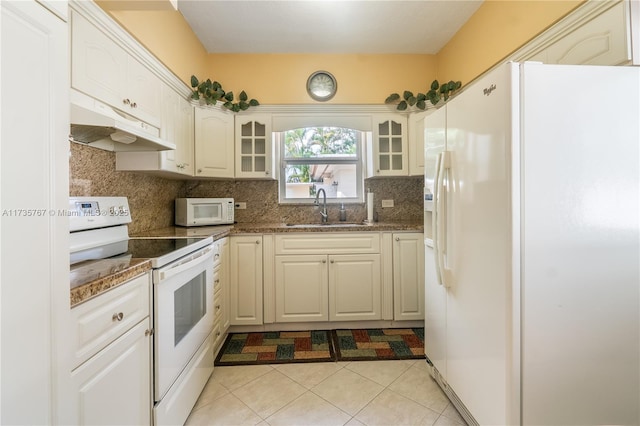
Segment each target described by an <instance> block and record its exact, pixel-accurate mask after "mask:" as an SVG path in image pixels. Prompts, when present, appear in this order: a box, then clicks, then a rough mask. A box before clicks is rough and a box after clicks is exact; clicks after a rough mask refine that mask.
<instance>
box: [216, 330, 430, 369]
mask: <svg viewBox="0 0 640 426" xmlns="http://www.w3.org/2000/svg"><path fill="white" fill-rule="evenodd" d="M414 358H415V359H418V358H424V328H387V329H380V328H376V329H360V330H332V331H325V330H322V331H274V332H265V333H238V334H229V336H227V340H226V341H225V343H224V345H223V346H222V349H220V352H219V353H218V357H217V358H216V361H215V365H251V364H278V363H290V362H322V361H325V362H326V361H362V360H388V359H414Z"/></svg>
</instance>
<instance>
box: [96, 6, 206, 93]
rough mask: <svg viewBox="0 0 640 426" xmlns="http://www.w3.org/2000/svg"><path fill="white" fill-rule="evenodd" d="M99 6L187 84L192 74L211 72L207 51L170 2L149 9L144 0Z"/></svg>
mask: <svg viewBox="0 0 640 426" xmlns="http://www.w3.org/2000/svg"><path fill="white" fill-rule="evenodd" d="M96 3H97V4H98V5H99V6H100V7H101V8H102V9H103V10H105V11H106V12H107V13H109V14H110V15H111V17H112V18H113V19H115V20H116V21H117V22H118V23H119V24H120V25H121V26H122V27H123V28H125V29H126V30H127V31H128V32H129V33H130V34H131V35H132V36H133V37H135V38H136V39H137V40H138V41H139V42H140V43H141V44H142V45H143V46H145V47H146V48H147V49H148V50H149V51H151V52H153V54H154V55H155V56H156V57H157V58H158V59H159V60H160V61H161V62H162V63H163V64H165V66H166V67H167V68H169V69H170V70H171V71H173V73H174V74H175V75H176V76H178V78H180V79H181V80H183V81H184V82H185V83H186V84H189V82H190V80H191V75H192V74H205V73H207V69H208V63H207V56H208V55H207V51H206V50H205V48H204V46H203V45H202V43H200V40H198V38H197V37H196V35H195V34H194V33H193V31H192V30H191V28H190V27H189V25H188V24H187V22H186V21H185V20H184V18H183V17H182V14H180V12H177V11H176V10H174V9H173V8H172V7H171V5H170V4H169V2H168V1H153V2H146V3H149V4H150V6H148V7H146V8H145V7H140V5H144V4H145V2H140V0H137V1H134V2H121V1H114V0H97V1H96ZM130 5H133V6H130ZM165 5H166V6H165Z"/></svg>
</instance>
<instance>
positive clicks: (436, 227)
mask: <svg viewBox="0 0 640 426" xmlns="http://www.w3.org/2000/svg"><path fill="white" fill-rule="evenodd" d="M443 154H444V153H443V152H441V153H439V154H438V156H437V157H436V169H435V175H434V177H435V179H434V181H435V182H434V185H433V212H432V216H431V229H433V252H434V257H435V266H436V281H437V283H438V284H439V285H443V284H444V283H443V280H442V273H441V269H440V265H441V260H440V259H441V257H442V253H441V250H440V226H441V225H440V222H441V220H440V217H441V215H442V213H441V211H440V209H441V205H442V191H441V190H442V188H441V184H440V179H441V178H442V177H443V176H442V173H441V172H442V158H443Z"/></svg>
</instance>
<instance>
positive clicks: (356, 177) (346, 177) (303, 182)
mask: <svg viewBox="0 0 640 426" xmlns="http://www.w3.org/2000/svg"><path fill="white" fill-rule="evenodd" d="M363 138H364V134H363V132H360V131H358V130H354V129H348V128H342V127H304V128H298V129H293V130H287V131H283V132H280V133H278V134H277V137H276V140H278V145H279V151H280V202H281V203H310V202H313V200H314V199H315V197H316V194H317V193H318V191H320V189H324V191H325V193H326V195H327V202H334V203H337V202H363V191H362V186H363V177H362V174H363V172H362V169H363V167H362V162H363V155H362V145H363V142H362V141H363Z"/></svg>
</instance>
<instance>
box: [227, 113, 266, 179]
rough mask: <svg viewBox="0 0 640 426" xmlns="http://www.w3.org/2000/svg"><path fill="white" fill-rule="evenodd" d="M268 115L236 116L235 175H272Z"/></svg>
mask: <svg viewBox="0 0 640 426" xmlns="http://www.w3.org/2000/svg"><path fill="white" fill-rule="evenodd" d="M272 164H273V143H272V134H271V116H270V115H247V116H236V177H237V178H263V179H274V177H273V170H272Z"/></svg>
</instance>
